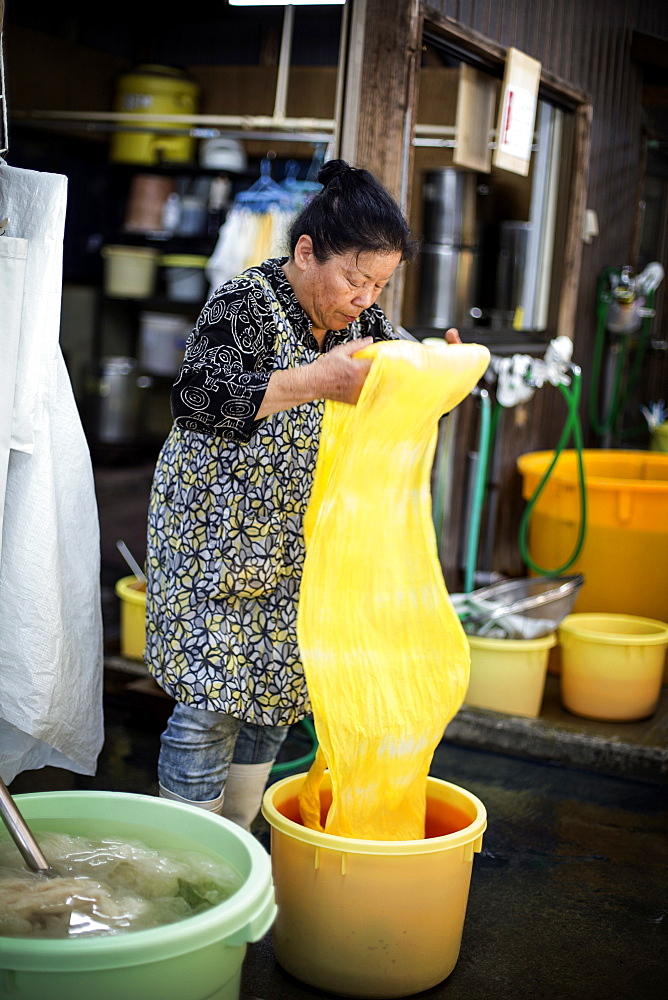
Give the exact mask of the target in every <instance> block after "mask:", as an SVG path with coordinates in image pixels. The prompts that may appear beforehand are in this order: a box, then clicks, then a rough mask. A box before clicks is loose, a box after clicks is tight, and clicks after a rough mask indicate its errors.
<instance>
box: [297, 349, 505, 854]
mask: <svg viewBox="0 0 668 1000" xmlns="http://www.w3.org/2000/svg"><path fill="white" fill-rule="evenodd" d="M357 356H358V357H367V358H372V359H373V363H372V366H371V370H370V372H369V375H368V376H367V379H366V382H365V385H364V388H363V391H362V395H361V396H360V399H359V401H358V403H357V405H356V406H349V405H347V404H345V403H335V402H331V401H328V402H327V404H326V406H325V416H324V421H323V429H322V436H321V441H320V449H319V453H318V462H317V466H316V473H315V481H314V485H313V491H312V494H311V499H310V503H309V507H308V510H307V513H306V518H305V538H306V560H305V564H304V573H303V578H302V584H301V593H300V601H299V612H298V624H297V631H298V638H299V647H300V651H301V656H302V661H303V664H304V671H305V675H306V681H307V684H308V688H309V694H310V698H311V704H312V707H313V718H314V723H315V728H316V733H317V736H318V742H319V751H318V754H317V756H316V759H315V761H314V763H313V766H312V768H311V770H310V772H309V775H308V777H307V780H306V782H305V784H304V788H303V790H302V793H301V795H300V810H301V815H302V819H303V821H304V823H305V825H306V826H308V827H310V828H312V829H316V830H322V829H323V827H322V826H321V822H320V800H319V794H318V790H319V786H320V780H321V777H322V772H323V770H324V768H325V767H327V768H328V769H329V771H330V774H331V779H332V805H331V808H330V809H329V813H328V815H327V820H326V823H325V827H324V829H325V831H326V832H327V833H330V834H333V835H336V836H341V837H357V838H362V839H367V840H417V839H420V838H422V837H424V824H425V808H426V784H427V781H426V779H427V775H428V772H429V767H430V764H431V759H432V756H433V753H434V750H435V748H436V746H437V744H438V743H439V741H440V740H441V738H442V736H443V731H444V729H445V727H446V725H447V723H448V722H449V721H450V720H451V718H452V717H453V716H454V715H455V713H456V712H457V711H458V709H459V708H460V706H461V704H462V701H463V699H464V695H465V693H466V688H467V685H468V674H469V647H468V643H467V640H466V637H465V634H464V632H463V630H462V627H461V625H460V623H459V619H458V618H457V615H456V613H455V612H454V610H453V609H452V606H451V604H450V602H449V600H448V596H447V591H446V588H445V583H444V581H443V575H442V571H441V567H440V562H439V558H438V551H437V546H436V537H435V532H434V527H433V522H432V514H431V496H430V475H431V466H432V461H433V455H434V449H435V446H436V438H437V434H438V421H439V418H440V417H441V416H442V415H443V414H444V413H447V412H448V411H449V410H451V409H452V408H453V407H454V406H456V405H457V403H459V402H460V401H461V400H462V399H463V398H464V397H465V396H466V395H467V394H468V393H469V392H470V391H471V389H472V388H473V386H474V385H475V384H476V382H477V381H478V380H479V379H480V378H481V376H482V375H483V373H484V371H485V369H486V368H487V365H488V363H489V351H488V350H487V348H485V347H481V346H480V345H477V344H466V345H459V344H454V345H446V344H445V343H443V344H435V345H430V346H423V345H422V344H418V343H414V342H410V341H404V340H401V341H388V342H384V343H378V344H372V345H371V346H370V347H368V348H365V349H364V350H363V351H361V352H360V353H359V354H358V355H357Z"/></svg>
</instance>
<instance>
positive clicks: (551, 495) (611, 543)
mask: <svg viewBox="0 0 668 1000" xmlns="http://www.w3.org/2000/svg"><path fill="white" fill-rule="evenodd" d="M552 456H553V452H551V451H541V452H531V453H529V454H526V455H521V456H520V457H519V459H518V460H517V466H518V468H519V471H520V473H521V475H522V478H523V486H522V494H523V496H524V498H525V499H527V500H528V499H529V498H530V497H531V496H532V495H533V493H534V491H535V489H536V486H537V485H538V482H539V480H540V477H541V476H542V474H543V473H544V471H545V470H546V468H547V466H548V465H549V463H550V461H551V459H552ZM583 458H584V464H585V481H586V488H587V500H588V508H589V510H588V523H587V534H586V538H585V542H584V547H583V549H582V552H581V553H580V555H579V557H578V559H577V560H576V562H575V563H574V564H573V566H571V567H570V568H569V573H583V574H584V578H585V583H584V586H583V588H582V590H581V591H580V594H579V596H578V599H577V601H576V602H575V605H574V608H573V611H574V612H575V613H580V612H584V611H594V612H612V613H615V614H627V615H640V616H642V617H647V618H658V619H659V620H660V621H666V620H668V454H661V452H655V451H604V450H600V451H598V450H590V451H584V452H583ZM579 507H580V505H579V496H578V481H577V460H576V453H575V451H564V452H562V454H561V456H560V458H559V461H558V462H557V465H556V466H555V469H554V471H553V473H552V475H551V477H550V479H549V481H548V484H547V486H546V487H545V489H544V490H543V492H542V494H541V496H540V497H539V499H538V502H537V503H536V506H535V507H534V509H533V513H532V517H531V521H530V524H529V552H530V553H531V557H532V559H533V560H534V562H536V563H537V564H538V565H539V566H541V567H542V568H544V569H548V570H549V569H551V568H553V567H555V566H560V565H561V564H562V563H563V562H564V560H565V559H566V558H567V557H568V555H569V554H570V553H571V552H572V551H573V548H574V546H575V541H576V538H577V530H578V525H579V518H580V509H579Z"/></svg>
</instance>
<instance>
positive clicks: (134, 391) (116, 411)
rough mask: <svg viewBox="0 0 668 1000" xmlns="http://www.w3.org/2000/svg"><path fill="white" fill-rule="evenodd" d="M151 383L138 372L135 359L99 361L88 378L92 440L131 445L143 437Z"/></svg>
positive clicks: (149, 379)
mask: <svg viewBox="0 0 668 1000" xmlns="http://www.w3.org/2000/svg"><path fill="white" fill-rule="evenodd" d="M152 384H153V380H152V379H151V378H149V377H148V376H146V375H141V374H140V372H139V364H138V362H137V359H136V358H129V357H124V356H110V357H103V358H100V361H99V364H98V365H97V366H96V367H95V369H94V371H92V372H91V373H90V375H89V377H88V379H87V385H86V390H87V391H86V404H87V405H86V411H87V418H86V421H85V422H86V427H87V431H88V434H89V435H90V436H91V437H92V438H93V440H95V441H99V442H102V443H104V444H130V443H134V442H137V441H138V440H140V439H141V437H142V429H143V410H144V401H145V394H146V390H147V389H149V388H150V387H151V385H152Z"/></svg>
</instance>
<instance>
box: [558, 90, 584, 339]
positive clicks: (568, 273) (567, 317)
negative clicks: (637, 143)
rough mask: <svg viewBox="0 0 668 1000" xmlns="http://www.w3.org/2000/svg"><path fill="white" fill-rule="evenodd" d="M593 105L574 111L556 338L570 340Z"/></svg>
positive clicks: (580, 257)
mask: <svg viewBox="0 0 668 1000" xmlns="http://www.w3.org/2000/svg"><path fill="white" fill-rule="evenodd" d="M592 119H593V106H592V105H591V104H583V105H582V106H581V107H580V108H578V110H577V111H576V112H575V136H574V141H573V160H572V164H571V183H570V195H569V197H568V202H567V208H566V211H567V213H568V221H567V224H566V244H565V246H564V261H563V271H562V278H561V290H560V295H559V311H558V316H557V335H558V336H560V335H562V334H563V335H565V336H567V337H570V338H571V340H572V339H573V335H574V332H575V316H576V312H577V298H578V285H579V283H580V264H581V261H582V229H583V224H584V213H585V207H586V204H587V183H588V180H589V159H590V148H591V125H592Z"/></svg>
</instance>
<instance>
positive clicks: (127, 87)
mask: <svg viewBox="0 0 668 1000" xmlns="http://www.w3.org/2000/svg"><path fill="white" fill-rule="evenodd" d="M198 98H199V86H198V84H197V83H196V82H195V81H194V80H191V79H190V78H189V77H188V76H187V74H186V73H184V71H183V70H182V69H178V68H177V67H174V66H157V65H154V64H149V63H144V64H142V65H140V66H137V67H136V68H135V69H133V70H131V71H130V72H129V73H124V74H123V75H122V76H120V77H119V79H118V82H117V86H116V97H115V101H114V111H116V112H123V113H127V115H128V118H127V120H125V119H124V120H123V124H126V125H128V126H129V127H131V128H132V129H133V130H137V129H138V127H139V126H141V125H142V124H143V122H142V118H144V119H145V118H146V117H147V116H151V120H150V121H147V122H145V124H146V131H145V132H143V131H142V132H140V131H129V132H123V131H118V132H114V134H113V135H112V138H111V144H110V152H109V156H110V159H111V161H112V162H114V163H136V164H142V165H144V166H152V165H155V164H159V163H188V162H192V161H193V160H194V156H195V146H196V142H197V140H196V139H194V138H192V137H191V136H190V135H188V134H182V135H173V134H172V135H170V134H169V133H168V131H167V130H168V129H173V128H174V123H173V122H170V121H162V122H161V121H160V120H157V119H156V117H155V116H156V115H161V114H165V115H189V114H194V113H195V112H196V111H197V104H198ZM152 129H154V130H156V129H157V130H159V131H151V130H152ZM163 130H164V131H163Z"/></svg>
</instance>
